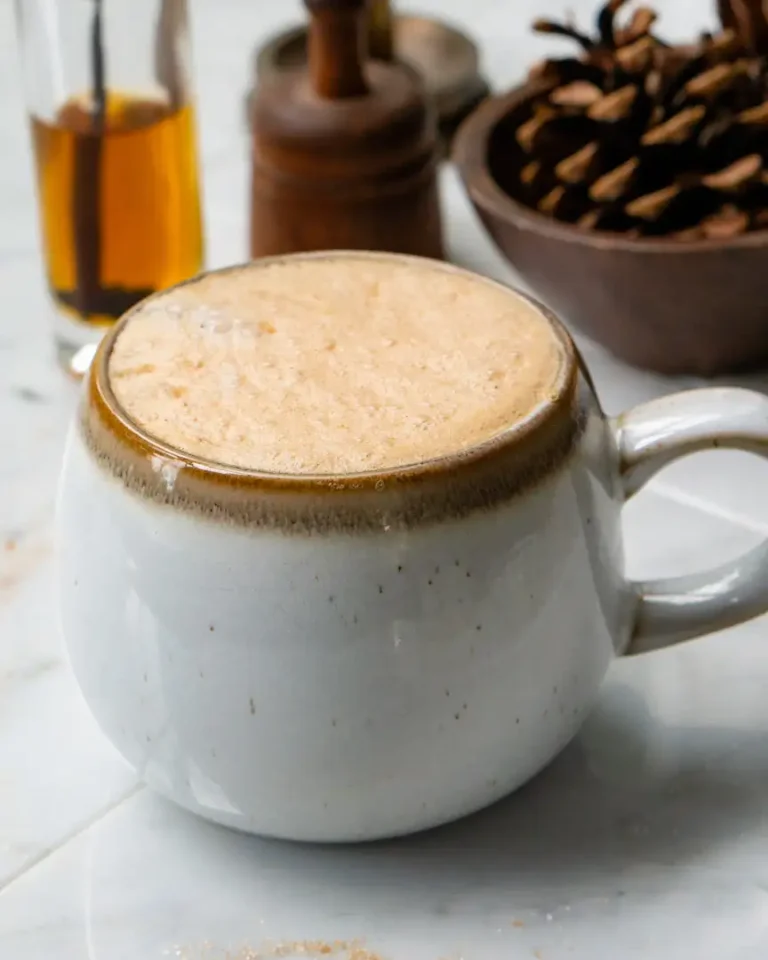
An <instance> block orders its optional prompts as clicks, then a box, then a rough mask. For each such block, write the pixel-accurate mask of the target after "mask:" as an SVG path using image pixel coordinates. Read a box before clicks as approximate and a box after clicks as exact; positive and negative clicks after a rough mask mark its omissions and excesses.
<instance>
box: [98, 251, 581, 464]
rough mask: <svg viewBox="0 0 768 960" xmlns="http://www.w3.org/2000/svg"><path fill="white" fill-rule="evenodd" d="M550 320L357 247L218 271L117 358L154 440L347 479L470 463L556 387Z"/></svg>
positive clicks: (502, 296)
mask: <svg viewBox="0 0 768 960" xmlns="http://www.w3.org/2000/svg"><path fill="white" fill-rule="evenodd" d="M564 362H565V361H564V357H563V347H562V343H561V341H560V339H559V338H558V336H557V334H556V333H555V331H554V329H553V328H552V327H551V325H550V323H549V321H548V320H547V319H546V317H545V316H544V315H543V314H542V313H541V312H540V311H539V310H538V309H537V308H536V307H535V306H534V305H533V304H531V303H529V302H528V301H527V300H525V299H524V298H522V297H520V296H519V295H517V294H515V293H514V292H512V291H511V290H508V289H506V288H505V287H503V286H501V285H498V284H496V283H493V282H491V281H487V280H484V279H483V278H480V277H476V276H473V275H470V274H467V273H464V272H462V271H457V270H455V269H453V268H451V267H447V266H445V265H442V264H439V263H437V262H434V263H433V262H431V261H426V260H425V261H419V260H408V259H404V258H394V257H391V258H390V257H387V256H380V257H379V256H370V255H357V254H354V253H336V254H323V255H318V256H312V257H305V258H292V259H289V260H286V261H279V260H278V261H275V260H272V261H266V262H264V263H263V264H259V263H258V262H257V263H254V264H252V265H249V266H245V267H240V268H235V269H232V270H227V271H221V272H219V273H212V274H209V275H207V276H205V277H202V278H200V279H198V280H195V281H193V282H191V283H188V284H186V285H184V286H181V287H177V288H175V289H173V290H171V291H169V292H167V293H165V294H162V295H160V296H159V297H155V298H153V299H152V300H149V301H147V302H146V303H145V304H143V305H142V306H140V307H139V308H138V309H137V310H136V311H135V312H134V313H133V314H132V315H131V317H130V318H129V319H128V322H127V323H126V324H125V326H124V327H123V329H122V330H121V332H120V334H119V336H118V337H117V339H116V341H115V343H114V346H113V348H112V352H111V355H110V358H109V367H108V370H109V379H110V383H111V386H112V390H113V392H114V394H115V396H116V398H117V401H118V403H119V404H120V406H121V407H122V408H123V410H124V412H125V413H126V414H127V415H128V417H129V418H130V419H132V420H133V421H134V422H135V423H136V424H138V425H139V426H140V427H141V428H142V429H143V430H144V431H146V432H147V433H149V434H150V435H152V436H154V437H155V438H157V439H159V440H161V441H163V442H164V443H166V444H169V445H171V446H173V447H175V448H177V449H179V450H181V451H183V452H184V453H186V454H190V455H193V456H197V457H200V458H204V459H206V460H211V461H215V462H217V463H219V464H222V465H227V466H235V467H239V468H246V469H252V470H258V471H264V472H276V473H287V474H337V475H339V474H341V475H343V474H350V473H359V472H364V471H372V470H373V471H375V470H392V469H397V468H398V467H401V466H405V465H408V464H413V463H417V462H423V461H426V460H431V459H436V458H440V457H445V456H448V455H455V454H459V453H461V452H462V451H465V450H468V449H471V448H473V447H475V446H477V445H478V444H480V443H482V442H483V441H485V440H488V439H490V438H492V437H494V436H495V435H497V434H498V433H500V432H501V431H504V430H507V429H508V428H510V427H512V426H514V425H515V424H516V423H519V422H520V421H521V420H523V419H525V418H526V417H527V416H528V415H529V414H531V412H532V411H534V410H535V409H536V408H537V407H538V406H540V404H542V403H543V402H545V401H547V400H548V399H551V398H552V397H553V396H554V395H555V393H556V392H557V384H558V382H559V377H560V376H561V373H562V368H563V364H564Z"/></svg>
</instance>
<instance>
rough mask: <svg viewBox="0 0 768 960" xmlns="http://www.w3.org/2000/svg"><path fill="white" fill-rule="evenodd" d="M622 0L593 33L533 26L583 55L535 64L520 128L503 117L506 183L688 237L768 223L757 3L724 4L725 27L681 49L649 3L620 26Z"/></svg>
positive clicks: (501, 176) (500, 169)
mask: <svg viewBox="0 0 768 960" xmlns="http://www.w3.org/2000/svg"><path fill="white" fill-rule="evenodd" d="M626 2H627V0H609V2H607V3H606V4H605V5H604V6H603V8H602V9H601V10H600V11H599V14H598V17H597V29H596V34H595V35H594V36H592V35H589V34H585V33H582V32H580V31H579V30H577V29H576V28H575V27H574V26H572V25H570V24H560V23H555V22H552V21H549V20H539V21H537V22H536V23H535V24H534V29H535V30H536V31H537V32H539V33H547V34H553V35H560V36H564V37H567V38H570V39H571V40H573V41H575V42H576V43H577V44H578V45H579V46H580V47H581V52H580V55H579V56H576V57H569V58H565V59H560V60H546V61H544V62H543V63H541V64H539V65H538V66H537V67H535V68H534V70H533V71H532V74H531V83H532V87H531V89H532V91H533V92H532V96H531V97H530V98H528V99H527V100H526V102H525V105H524V108H523V110H522V111H521V113H519V114H518V115H516V116H513V117H511V118H510V122H511V127H512V130H511V133H512V136H510V129H509V125H507V126H506V127H502V128H500V130H499V131H498V136H497V153H496V155H497V158H498V159H497V161H496V162H495V167H496V169H495V173H496V175H497V178H498V180H499V182H500V184H501V185H502V186H503V187H504V188H505V189H506V190H507V191H508V192H509V193H510V194H511V195H512V196H514V197H516V198H517V199H519V200H521V201H522V202H524V203H526V204H527V205H529V206H531V207H534V208H536V209H537V210H539V211H540V212H541V213H544V214H548V215H549V216H552V217H554V218H556V219H558V220H564V221H568V222H571V223H576V224H578V225H580V226H581V227H583V228H585V229H592V230H609V231H614V232H621V233H625V234H627V235H630V236H671V237H677V238H680V239H686V240H689V239H696V238H714V237H717V238H725V237H729V236H735V235H737V234H740V233H744V232H746V231H749V230H757V229H764V228H765V227H766V226H768V15H766V14H763V13H762V2H761V0H720V7H721V16H722V18H723V22H724V24H725V25H724V27H723V29H722V31H721V32H719V33H717V34H715V35H709V34H705V35H703V36H702V37H701V38H700V39H699V40H698V41H697V42H695V43H693V44H690V45H685V46H669V45H667V44H665V43H664V42H662V41H661V40H660V39H658V38H657V37H656V36H655V34H654V33H653V28H654V25H655V22H656V15H655V13H654V11H653V10H651V9H650V8H648V7H639V8H638V9H636V10H635V12H634V13H633V14H632V15H631V16H630V17H628V18H626V19H625V22H624V23H623V24H619V23H617V14H618V13H619V11H620V10H621V8H622V7H624V6H625V5H626ZM766 6H768V3H767V4H766ZM512 138H514V140H513V139H512ZM505 158H506V159H505ZM510 159H511V160H512V163H511V164H510V163H509V162H508V161H509V160H510Z"/></svg>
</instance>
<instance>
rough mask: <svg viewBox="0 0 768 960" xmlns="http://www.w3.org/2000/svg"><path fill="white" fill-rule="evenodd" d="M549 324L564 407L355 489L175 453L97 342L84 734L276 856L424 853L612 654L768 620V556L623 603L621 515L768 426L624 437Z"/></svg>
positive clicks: (82, 487) (85, 496) (72, 640)
mask: <svg viewBox="0 0 768 960" xmlns="http://www.w3.org/2000/svg"><path fill="white" fill-rule="evenodd" d="M446 269H454V268H446ZM552 322H553V323H555V325H556V329H557V332H558V335H559V336H560V338H561V339H562V342H563V348H564V349H563V370H562V377H561V382H560V392H559V394H558V396H557V397H555V398H554V399H553V400H552V401H551V402H549V403H547V404H544V405H542V407H541V408H538V409H536V410H535V411H534V412H533V413H532V414H531V415H530V417H529V418H528V419H527V420H525V421H523V422H521V423H519V424H517V425H516V426H514V427H512V428H510V430H509V431H508V432H506V433H505V434H503V435H502V437H500V438H497V439H496V440H494V441H492V442H490V443H488V444H486V445H484V446H483V447H480V448H477V450H475V451H472V452H471V454H469V455H465V456H462V457H461V458H459V457H453V458H446V459H444V460H439V461H432V462H430V463H426V464H414V465H412V466H410V467H408V468H404V469H403V470H401V471H393V472H389V473H386V474H384V473H382V474H366V475H359V476H356V477H310V478H307V477H302V478H296V477H283V476H268V475H263V474H262V475H260V474H256V473H253V472H249V471H234V470H229V469H226V468H223V467H221V466H218V465H216V464H210V463H205V462H200V461H193V460H191V459H190V458H189V457H186V456H185V455H184V454H183V453H182V452H180V451H177V450H172V449H169V448H167V447H164V446H162V445H161V444H158V443H157V442H156V441H154V440H153V439H152V438H151V437H147V436H146V435H144V434H143V433H142V431H141V430H139V429H138V428H137V427H135V426H134V425H132V424H131V423H130V421H129V420H128V419H127V417H126V416H125V415H124V414H123V413H122V412H121V411H120V410H119V409H117V408H116V405H115V401H114V397H113V396H112V394H111V391H110V389H109V384H108V382H107V376H106V369H107V359H108V356H109V350H110V349H111V344H112V343H113V342H114V338H115V336H117V335H118V334H119V328H118V329H117V330H116V331H115V332H114V333H113V334H112V335H111V336H110V337H109V338H108V339H107V340H106V341H105V342H104V343H103V345H102V347H101V350H100V354H99V355H98V356H97V358H96V361H95V363H94V366H93V368H92V372H91V376H90V381H89V383H88V385H87V388H86V391H85V392H84V395H83V400H82V407H81V412H80V416H79V417H78V419H77V421H76V423H75V425H74V426H73V429H72V431H71V436H70V439H69V444H68V450H67V454H66V459H65V469H64V475H63V481H62V487H61V494H60V503H59V531H58V543H59V557H58V560H59V580H60V593H61V603H62V614H63V625H64V631H65V635H66V639H67V643H68V647H69V652H70V656H71V661H72V664H73V667H74V669H75V672H76V675H77V677H78V679H79V682H80V685H81V687H82V690H83V692H84V694H85V697H86V700H87V701H88V703H89V705H90V707H91V710H92V711H93V713H94V715H95V716H96V718H97V720H98V721H99V723H100V725H101V727H102V728H103V730H104V731H105V733H106V734H107V736H108V737H109V738H110V739H111V740H112V741H113V743H114V744H115V745H116V746H117V747H118V749H119V750H120V751H121V752H122V753H123V755H124V756H125V757H126V759H127V760H128V761H129V762H130V763H131V764H132V765H133V766H134V767H135V768H136V769H137V770H139V771H140V773H141V776H142V777H143V778H144V779H145V780H146V782H147V783H148V784H150V785H151V786H152V787H154V788H155V789H157V790H158V791H160V792H161V793H163V794H165V795H166V796H168V797H170V798H172V799H173V800H175V801H176V802H177V803H179V804H181V805H182V806H184V807H187V808H188V809H190V810H192V811H194V812H196V813H198V814H201V815H202V816H205V817H207V818H210V819H212V820H215V821H218V822H221V823H224V824H228V825H231V826H234V827H237V828H239V829H242V830H245V831H249V832H254V833H259V834H264V835H271V836H277V837H285V838H292V839H299V840H314V841H354V840H369V839H374V838H381V837H386V836H394V835H400V834H406V833H410V832H413V831H417V830H421V829H424V828H427V827H431V826H435V825H437V824H440V823H443V822H446V821H449V820H452V819H454V818H457V817H460V816H462V815H464V814H467V813H470V812H471V811H474V810H477V809H479V808H481V807H483V806H485V805H487V804H489V803H491V802H493V801H494V800H496V799H498V798H500V797H502V796H504V795H505V794H507V793H509V792H510V791H512V790H514V789H515V788H516V787H518V786H520V785H521V784H522V783H524V782H525V781H526V780H528V779H529V778H530V777H531V776H532V775H533V774H535V773H536V772H537V771H538V770H540V769H541V768H542V767H543V766H544V765H545V764H547V763H548V761H549V760H550V759H551V758H552V757H553V756H554V755H555V754H556V753H557V752H558V751H559V750H560V749H561V748H562V747H563V746H564V745H565V744H566V743H567V742H568V741H569V740H570V739H571V737H572V736H573V735H574V733H575V732H576V731H577V730H578V728H579V726H580V724H581V722H582V720H583V719H584V717H585V716H586V714H587V712H588V711H589V709H590V707H591V706H592V704H593V702H594V699H595V696H596V693H597V690H598V688H599V686H600V684H601V682H602V679H603V677H604V674H605V672H606V670H607V668H608V666H609V664H610V662H611V660H612V659H613V657H614V656H615V655H616V654H617V653H618V654H622V653H625V652H628V651H632V652H634V651H635V650H646V649H650V648H652V647H653V646H664V645H667V644H669V643H671V642H677V641H679V640H682V639H686V638H688V637H690V636H692V635H694V634H697V633H703V632H706V631H708V630H710V629H716V628H718V627H719V626H724V625H726V623H732V622H736V621H738V620H740V619H745V618H746V617H748V616H751V615H753V614H754V613H757V612H759V610H762V609H765V606H766V604H768V600H766V599H765V598H766V597H768V590H766V589H764V587H765V583H766V576H765V569H766V561H765V559H764V558H763V557H762V556H758V555H753V556H752V557H750V558H747V560H746V561H744V562H743V563H742V565H741V566H740V565H739V564H738V563H737V564H734V565H731V566H730V567H728V568H727V569H725V568H723V569H721V570H719V571H716V572H715V573H714V574H712V575H710V576H709V577H705V576H702V577H699V578H698V579H697V580H696V582H695V583H694V582H693V581H691V580H690V578H689V580H688V581H686V585H685V590H686V591H687V592H685V593H684V592H683V590H682V588H681V587H680V585H679V584H676V583H675V582H671V583H657V584H644V585H642V586H641V587H640V586H638V585H635V584H630V583H628V582H627V581H626V579H625V576H624V570H623V551H622V543H621V534H620V508H621V504H622V502H623V499H624V497H625V491H626V492H627V493H631V492H634V490H635V489H637V488H638V487H639V486H640V484H641V483H642V482H644V481H645V480H646V479H647V478H648V476H650V474H651V473H652V472H653V471H654V469H657V468H658V467H659V466H661V465H663V464H664V463H666V462H669V460H670V459H672V458H673V457H675V456H677V455H680V454H681V453H685V452H688V451H690V450H692V449H701V448H702V447H704V446H715V445H718V444H722V445H732V446H741V447H749V448H750V449H757V450H758V452H764V451H765V449H766V446H768V400H765V398H763V397H760V396H759V395H757V394H751V393H748V392H746V391H735V390H725V391H698V392H693V393H690V394H688V395H681V396H678V397H673V398H669V399H667V400H665V401H661V403H660V405H659V406H658V407H657V408H653V407H651V408H648V409H647V410H640V411H635V412H634V413H633V414H631V415H629V416H628V417H626V418H622V420H620V421H618V422H615V423H609V422H608V421H607V420H606V419H605V417H604V416H603V414H602V412H601V410H600V408H599V406H598V403H597V401H596V399H595V396H594V392H593V389H592V386H591V383H590V381H589V378H588V375H587V374H586V373H585V371H584V370H583V369H582V368H580V366H579V363H578V360H577V357H576V353H575V350H574V348H573V346H572V344H571V343H570V340H569V339H568V337H567V334H565V332H564V331H563V330H562V329H561V328H560V327H559V325H558V324H557V322H556V321H554V320H553V321H552ZM715 395H716V396H715ZM665 404H666V406H665ZM670 405H671V406H670ZM703 598H704V600H703V603H704V605H703V606H702V599H703Z"/></svg>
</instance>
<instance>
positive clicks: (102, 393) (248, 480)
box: [85, 250, 578, 493]
mask: <svg viewBox="0 0 768 960" xmlns="http://www.w3.org/2000/svg"><path fill="white" fill-rule="evenodd" d="M350 258H353V259H365V260H378V261H382V260H384V261H389V262H394V263H398V262H399V263H410V264H414V265H416V266H418V265H424V266H425V267H426V268H427V269H431V270H435V269H437V270H442V271H444V272H446V273H454V274H459V275H462V276H466V277H469V278H472V279H473V280H477V281H480V282H482V283H487V284H489V285H490V286H493V287H495V288H497V289H500V290H502V291H503V292H504V293H505V294H507V295H509V296H512V297H516V298H518V299H522V300H523V301H525V302H526V303H528V304H529V305H530V306H531V307H533V308H534V309H535V310H536V311H537V313H539V314H540V316H541V317H542V318H543V319H544V321H545V322H546V323H547V324H548V326H549V327H550V329H551V330H552V332H553V333H554V335H555V338H556V340H557V342H558V345H559V347H560V357H561V361H560V368H559V370H558V371H557V375H556V377H555V378H554V382H553V392H552V396H550V397H547V398H546V399H544V400H542V401H541V402H540V403H538V404H537V405H536V406H535V407H533V408H532V409H531V410H530V411H529V412H528V413H527V414H526V415H525V416H524V417H522V418H521V419H520V420H518V421H517V422H515V423H513V424H511V425H509V426H507V427H505V428H503V429H502V430H500V431H499V432H498V433H496V434H494V435H493V436H491V437H488V438H486V439H484V440H482V441H480V442H479V443H476V444H473V445H472V446H470V447H467V448H466V449H464V450H458V451H455V452H451V453H447V454H443V455H441V456H439V457H431V458H428V459H426V460H418V461H413V462H411V463H406V464H402V465H396V466H392V467H387V468H384V469H381V468H379V469H373V470H365V471H359V472H349V473H288V472H279V471H268V470H260V469H254V468H247V467H240V466H236V465H233V464H226V463H221V462H219V461H217V460H212V459H209V458H206V457H201V456H198V455H196V454H191V453H189V452H187V451H184V450H182V449H181V448H179V447H175V446H173V445H172V444H170V443H167V442H166V441H164V440H161V439H160V438H158V437H155V436H153V435H152V434H151V433H149V432H148V431H146V430H145V429H144V428H143V427H142V426H141V425H140V424H138V423H137V422H136V421H135V420H133V419H132V418H131V416H130V415H129V414H128V412H127V411H126V410H124V409H123V407H122V405H121V404H120V402H119V400H118V399H117V397H116V395H115V393H114V390H113V389H112V385H111V383H110V377H109V361H110V357H111V354H112V350H113V348H114V346H115V344H116V342H117V339H118V337H119V336H120V334H121V332H122V331H123V329H124V328H125V327H126V326H127V325H128V324H129V323H130V322H131V319H132V318H133V317H134V316H135V315H136V314H137V313H139V312H140V311H142V310H144V309H145V308H146V306H147V305H148V304H150V303H152V302H153V301H154V300H157V299H160V298H162V297H164V296H167V295H168V294H169V293H172V292H173V291H174V290H175V289H178V288H181V287H187V286H193V285H194V284H195V283H198V282H200V281H202V280H204V279H206V278H207V277H210V276H225V275H227V274H229V273H240V272H242V271H244V270H253V269H261V268H262V267H268V266H271V265H273V264H277V263H284V262H286V261H288V262H295V261H303V260H344V259H347V260H348V259H350ZM577 370H578V362H577V354H576V348H575V346H574V343H573V341H572V339H571V337H570V334H569V333H568V331H567V330H566V329H565V327H564V326H563V324H562V323H561V321H560V320H559V319H558V318H557V317H556V316H555V314H554V313H553V312H552V311H551V310H549V309H548V308H547V307H546V306H544V305H543V304H542V303H540V302H539V301H538V300H536V299H535V298H534V297H532V296H530V295H528V294H527V293H524V292H523V291H521V290H519V289H517V288H515V287H512V286H510V285H509V284H506V283H503V282H501V281H499V280H495V279H493V278H491V277H487V276H484V275H483V274H479V273H476V272H474V271H472V270H469V269H467V268H465V267H461V266H458V265H456V264H453V263H448V262H444V261H439V260H433V259H431V258H428V257H419V256H413V255H410V254H399V253H386V252H377V251H357V250H330V251H312V252H309V253H294V254H281V255H277V256H271V257H262V258H259V259H258V260H255V261H249V262H245V263H240V264H234V265H231V266H226V267H221V268H218V269H215V270H207V271H203V272H202V273H200V274H196V275H195V276H194V277H191V278H189V279H188V280H184V281H182V282H181V283H178V284H174V285H173V286H171V287H168V288H166V289H164V290H160V291H157V292H156V293H153V294H152V295H151V296H149V297H147V298H145V299H144V300H142V301H140V302H139V303H137V304H136V305H135V306H133V307H131V309H130V310H128V311H127V312H126V313H125V314H123V316H122V317H121V318H120V319H119V320H118V321H117V323H115V324H114V325H113V326H112V327H111V328H110V329H109V331H108V332H107V333H106V335H105V336H104V337H103V338H102V340H101V342H100V344H99V346H98V349H97V351H96V354H95V356H94V358H93V362H92V364H91V367H90V370H89V374H88V384H87V387H86V396H85V406H86V407H87V408H88V409H87V411H86V414H87V413H90V414H91V415H95V416H96V417H97V419H98V420H99V421H100V425H101V427H102V428H104V429H106V430H107V431H108V432H109V433H110V434H112V435H113V438H114V439H115V440H116V441H118V442H119V443H120V445H121V446H123V447H127V448H128V450H127V451H126V452H127V453H129V455H130V453H133V454H134V455H138V456H141V457H142V458H158V459H161V460H165V461H168V462H171V463H173V464H175V465H177V466H178V467H179V468H180V469H182V468H183V469H184V470H185V471H190V472H192V473H193V474H195V475H197V477H198V478H199V479H201V480H203V479H205V480H208V481H210V482H213V483H215V484H216V485H220V484H225V485H231V486H237V487H242V488H249V489H256V488H258V489H265V488H269V489H272V490H275V491H278V490H279V491H281V492H288V491H295V492H303V493H306V492H310V491H318V490H321V489H353V490H358V491H360V490H365V489H370V488H375V489H380V487H381V484H382V483H384V484H389V483H390V482H396V483H397V484H398V485H402V484H403V483H404V482H405V483H407V482H409V481H419V480H424V479H437V478H439V477H440V476H442V475H444V474H451V473H454V472H455V471H456V470H460V469H461V468H462V467H468V468H469V467H472V466H473V465H477V464H480V463H483V462H487V461H489V460H491V459H493V458H494V457H496V456H497V455H499V454H501V453H505V452H508V451H509V450H511V449H512V448H515V447H518V446H519V445H520V444H524V443H525V441H526V440H527V439H529V438H530V437H532V436H533V435H534V434H536V433H538V432H539V430H540V429H541V428H542V427H543V426H544V425H545V424H546V423H547V422H548V421H549V420H550V419H551V418H552V417H555V416H557V415H558V413H559V414H560V415H563V414H564V413H565V411H564V410H563V403H564V400H567V398H568V397H569V396H570V395H571V394H572V392H573V389H574V387H575V381H576V376H577ZM567 406H568V407H570V404H569V403H568V404H567Z"/></svg>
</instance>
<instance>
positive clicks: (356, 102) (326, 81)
mask: <svg viewBox="0 0 768 960" xmlns="http://www.w3.org/2000/svg"><path fill="white" fill-rule="evenodd" d="M305 5H306V7H307V8H308V10H309V12H310V16H311V23H310V29H309V62H308V66H307V68H306V69H298V70H293V71H286V72H285V73H284V74H283V75H280V76H277V77H275V78H274V79H272V80H271V81H270V82H267V83H265V84H262V85H260V86H259V88H258V90H257V93H256V96H255V97H254V101H253V107H252V109H253V115H252V130H253V180H252V198H251V199H252V204H251V256H252V257H254V258H256V257H263V256H270V255H275V254H284V253H293V252H297V251H308V250H332V249H337V250H385V251H392V252H396V253H409V254H416V255H420V256H426V257H435V258H442V256H443V242H442V228H441V219H440V210H439V204H438V192H437V180H436V168H437V134H436V125H435V119H434V116H433V114H432V110H431V108H430V107H429V105H428V103H427V100H426V98H425V96H424V93H423V89H422V86H421V83H420V81H419V80H418V78H417V77H416V75H415V74H414V73H413V71H411V70H410V69H408V68H407V67H403V66H400V65H398V64H393V63H383V62H376V61H370V62H369V63H367V64H365V65H363V53H362V50H363V47H364V29H365V22H364V12H365V0H305Z"/></svg>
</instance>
